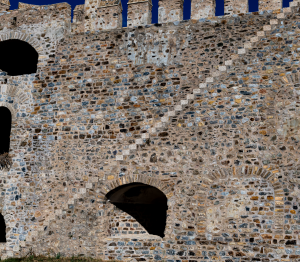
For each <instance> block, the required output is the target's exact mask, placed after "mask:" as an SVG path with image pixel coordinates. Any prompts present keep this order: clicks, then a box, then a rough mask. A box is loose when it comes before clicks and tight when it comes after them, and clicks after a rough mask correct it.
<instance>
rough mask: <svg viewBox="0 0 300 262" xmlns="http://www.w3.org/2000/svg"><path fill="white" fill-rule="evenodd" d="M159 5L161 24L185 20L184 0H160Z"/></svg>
mask: <svg viewBox="0 0 300 262" xmlns="http://www.w3.org/2000/svg"><path fill="white" fill-rule="evenodd" d="M158 6H159V7H158V23H159V24H160V23H168V22H176V21H182V20H183V0H160V1H159V2H158Z"/></svg>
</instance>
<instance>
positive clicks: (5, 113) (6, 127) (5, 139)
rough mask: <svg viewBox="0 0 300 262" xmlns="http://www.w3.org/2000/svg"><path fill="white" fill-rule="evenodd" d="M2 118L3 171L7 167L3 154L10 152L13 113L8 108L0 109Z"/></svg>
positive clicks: (0, 154) (0, 157) (0, 162)
mask: <svg viewBox="0 0 300 262" xmlns="http://www.w3.org/2000/svg"><path fill="white" fill-rule="evenodd" d="M0 118H1V128H0V138H1V140H0V168H1V169H2V168H3V167H4V166H6V158H4V157H3V154H5V153H8V152H9V146H10V131H11V120H12V116H11V112H10V110H9V109H8V108H7V107H4V106H1V107H0Z"/></svg>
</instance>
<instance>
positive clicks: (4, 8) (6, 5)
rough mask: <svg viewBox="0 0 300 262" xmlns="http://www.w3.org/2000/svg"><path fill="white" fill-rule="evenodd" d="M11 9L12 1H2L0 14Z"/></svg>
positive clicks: (0, 1)
mask: <svg viewBox="0 0 300 262" xmlns="http://www.w3.org/2000/svg"><path fill="white" fill-rule="evenodd" d="M9 9H10V1H9V0H0V12H2V11H8V10H9Z"/></svg>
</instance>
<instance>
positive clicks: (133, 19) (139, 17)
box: [127, 0, 152, 27]
mask: <svg viewBox="0 0 300 262" xmlns="http://www.w3.org/2000/svg"><path fill="white" fill-rule="evenodd" d="M151 20H152V0H146V1H145V0H129V1H128V15H127V27H133V26H140V25H141V26H143V25H149V24H151Z"/></svg>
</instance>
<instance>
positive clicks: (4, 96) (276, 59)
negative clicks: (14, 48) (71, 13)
mask: <svg viewBox="0 0 300 262" xmlns="http://www.w3.org/2000/svg"><path fill="white" fill-rule="evenodd" d="M90 8H94V7H93V5H91V6H90ZM104 8H107V6H106V7H103V9H104ZM80 10H82V8H78V11H80ZM289 10H290V8H288V9H284V10H280V11H274V12H273V11H268V12H263V13H252V14H244V15H240V16H235V17H233V16H227V17H219V18H218V17H216V18H212V19H209V20H205V21H194V20H191V21H181V22H179V23H175V24H174V23H173V22H170V23H164V24H163V25H150V26H147V27H142V28H115V29H111V30H103V31H102V32H100V33H99V32H96V33H90V34H87V33H85V34H83V33H77V34H76V33H74V34H72V33H70V31H69V34H66V35H62V36H61V37H60V38H56V37H52V38H50V40H49V39H47V37H48V36H46V37H44V36H42V34H40V32H42V29H43V27H40V31H39V34H40V39H41V43H42V44H41V49H42V50H43V51H44V52H50V51H51V50H50V51H49V50H48V48H49V47H47V45H48V44H51V48H53V50H54V51H55V52H54V53H53V54H51V55H48V56H47V55H45V54H46V53H44V55H45V58H43V59H44V60H43V61H42V62H40V63H39V68H38V72H37V74H36V75H35V76H34V77H33V76H32V79H31V78H29V77H28V76H23V77H9V76H5V77H4V76H2V75H1V76H2V78H3V79H1V92H2V90H3V93H1V97H0V99H1V100H2V101H0V102H1V105H4V106H7V105H8V104H13V108H14V109H15V111H16V112H15V120H14V124H13V129H12V143H11V152H10V154H11V155H12V158H13V166H12V168H11V169H10V170H9V171H5V172H1V176H2V177H1V179H0V180H1V182H0V183H2V184H1V187H0V188H1V197H2V199H3V202H2V203H4V204H3V206H2V207H1V206H0V208H2V210H1V212H2V213H4V214H5V220H6V223H7V239H8V243H7V244H3V245H2V246H0V250H1V257H3V258H4V257H9V256H15V257H21V256H24V255H26V254H27V253H28V252H29V250H30V248H32V249H33V251H34V252H35V254H44V255H47V254H51V255H54V254H57V253H58V252H60V253H62V254H63V256H72V255H84V256H92V257H97V258H109V257H110V256H109V251H112V252H111V254H113V255H112V257H113V258H118V259H119V258H120V260H121V259H122V260H125V259H128V258H130V251H132V250H133V249H134V248H133V247H132V242H133V239H134V238H126V239H117V240H116V239H113V240H112V236H110V235H109V233H108V231H109V230H108V229H109V228H107V225H108V224H109V222H107V221H110V219H111V217H110V216H109V215H108V212H107V210H108V209H109V203H108V202H107V201H106V199H105V192H109V191H110V190H111V189H113V188H115V187H117V186H118V185H121V184H125V183H131V182H133V181H138V182H141V181H142V182H144V183H146V184H155V186H156V187H158V188H159V189H161V191H163V192H164V193H165V194H166V196H167V198H168V208H169V209H168V216H167V226H166V231H165V235H166V236H165V238H164V239H163V240H161V241H158V240H157V239H150V240H149V239H148V240H143V239H139V240H135V243H136V248H135V249H134V252H135V254H136V255H137V256H138V257H139V258H143V259H146V260H147V259H148V258H149V256H148V255H149V254H150V256H151V259H152V260H160V259H165V260H171V261H176V260H181V261H183V260H196V261H197V260H203V259H206V258H209V259H210V260H215V261H226V260H229V259H230V260H233V261H234V260H237V259H243V260H249V259H253V260H257V259H259V258H261V257H262V256H263V257H268V256H269V255H270V254H272V257H274V259H273V260H274V261H276V260H278V261H280V260H282V259H284V260H288V259H289V260H291V261H293V260H295V261H297V260H299V258H300V255H299V248H298V245H299V232H298V231H299V230H298V228H299V210H300V206H299V189H298V185H299V179H300V175H299V167H298V160H299V157H298V156H299V140H300V136H299V123H300V121H299V118H298V115H299V112H298V111H299V107H298V104H299V102H298V100H299V86H298V85H299V84H298V82H299V61H298V60H299V59H298V57H299V50H298V49H299V45H298V42H299V37H300V35H299V33H300V31H299V27H298V26H299V25H298V21H299V6H297V7H293V8H291V10H292V12H287V11H289ZM29 11H30V10H29ZM29 11H28V10H27V11H26V12H29ZM18 12H25V11H22V10H19V11H18ZM29 13H30V12H29ZM8 15H10V14H5V15H3V17H6V16H8ZM78 20H79V19H78ZM4 21H6V20H4ZM24 21H25V20H24ZM26 23H27V22H26ZM76 23H77V20H76ZM27 26H28V27H27V28H26V30H28V31H29V30H30V28H31V27H30V25H29V24H28V25H27ZM47 26H48V24H47V23H46V24H45V28H48V27H47ZM87 26H90V24H87ZM93 26H98V24H95V25H93ZM20 28H22V27H20ZM45 28H44V29H45ZM5 30H6V29H5ZM7 30H8V31H9V30H10V29H7ZM19 30H21V29H19ZM34 31H35V30H34V29H32V31H29V32H34ZM50 35H51V36H52V34H50ZM43 41H44V42H43ZM249 42H251V45H249ZM246 49H247V50H246ZM33 78H34V79H33ZM24 83H25V84H24ZM5 85H7V87H9V88H6V86H5ZM3 87H5V88H3ZM23 87H24V89H26V92H25V93H29V94H30V99H29V100H28V102H26V103H22V99H21V98H22V95H20V96H19V95H18V96H17V95H16V94H15V93H14V92H11V93H10V92H9V93H6V90H15V89H17V90H18V91H17V93H18V92H20V90H21V89H22V88H23ZM20 93H21V94H22V92H20ZM18 94H19V93H18ZM12 101H13V103H11V102H12ZM15 101H20V102H17V104H20V105H17V106H15V105H16V102H15ZM153 181H154V182H153ZM222 206H223V207H222ZM228 210H231V211H232V212H229V213H228V212H227V211H228ZM219 211H222V212H223V213H222V214H226V216H224V217H220V212H219ZM224 212H225V213H224ZM226 212H227V213H226ZM224 221H225V222H224ZM212 222H215V224H214V223H212ZM24 240H26V241H24ZM113 243H115V244H116V245H115V246H114V245H113ZM249 243H253V245H250V244H249ZM143 245H145V246H147V247H146V248H145V249H143V248H141V246H143ZM130 248H133V249H132V250H131V249H130ZM119 251H123V252H120V253H119ZM143 252H144V253H143ZM147 252H148V253H147Z"/></svg>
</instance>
